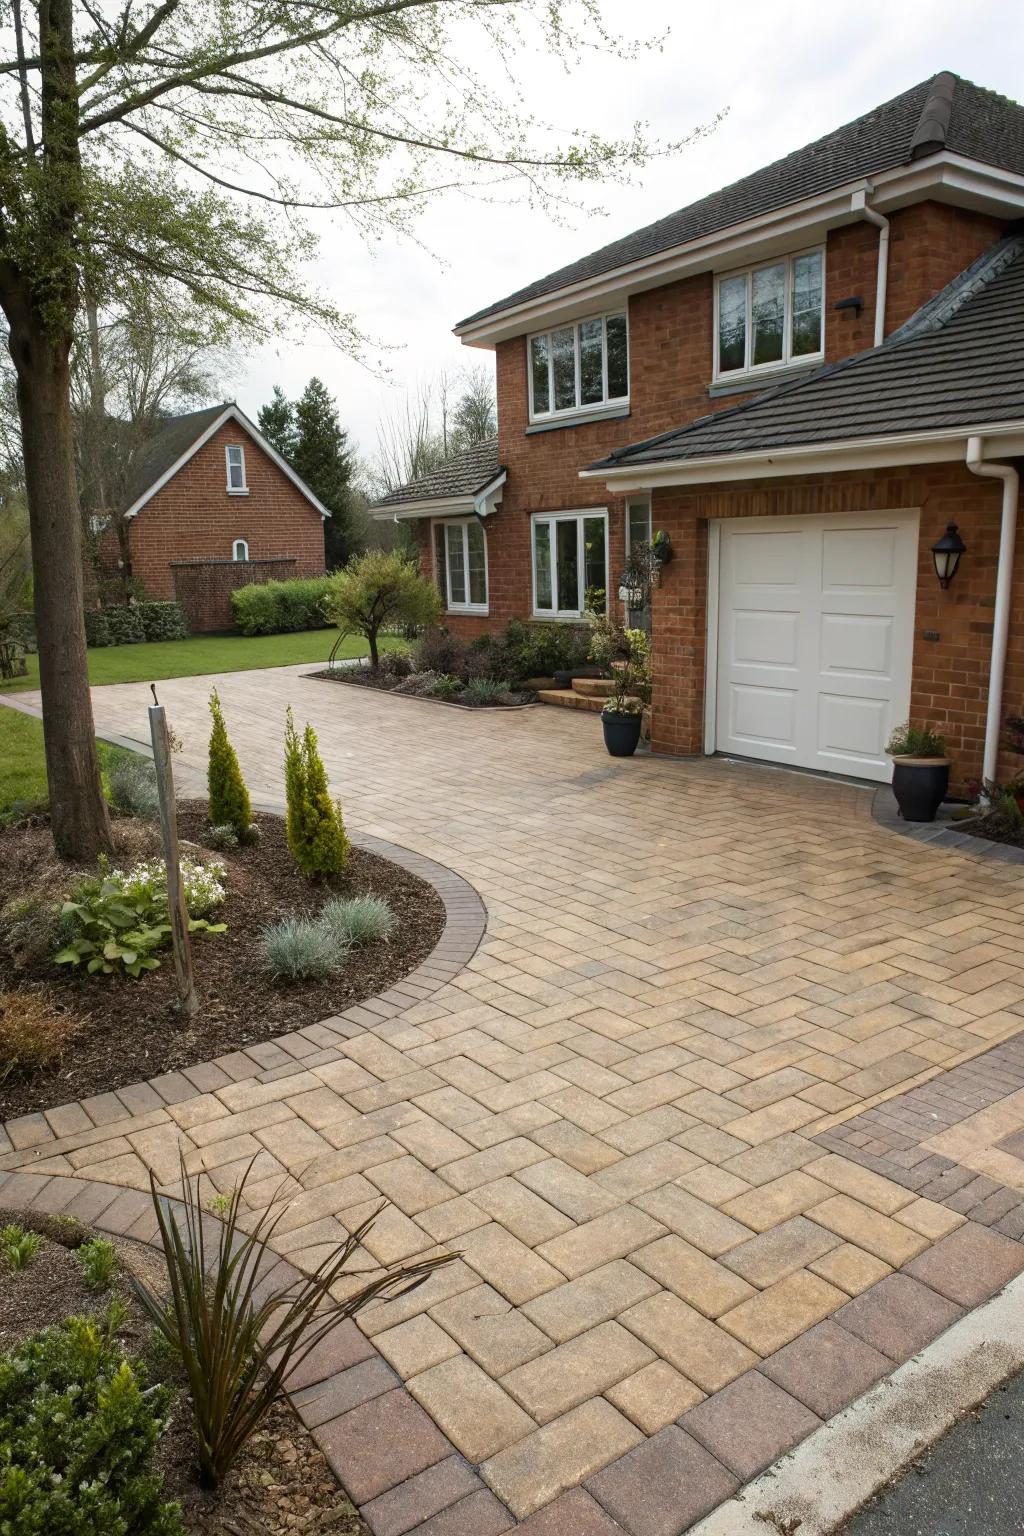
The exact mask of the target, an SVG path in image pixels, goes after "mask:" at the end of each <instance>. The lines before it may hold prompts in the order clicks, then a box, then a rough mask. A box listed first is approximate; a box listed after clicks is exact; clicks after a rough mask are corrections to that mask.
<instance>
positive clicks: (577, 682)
mask: <svg viewBox="0 0 1024 1536" xmlns="http://www.w3.org/2000/svg"><path fill="white" fill-rule="evenodd" d="M572 686H573V690H574V692H576V693H581V694H582V695H583V697H584V698H585V699H609V698H611V696H612V694H613V693H614V692H615V684H614V683H613V682H612V680H611V678H610V677H574V678H573V680H572Z"/></svg>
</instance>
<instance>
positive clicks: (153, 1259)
mask: <svg viewBox="0 0 1024 1536" xmlns="http://www.w3.org/2000/svg"><path fill="white" fill-rule="evenodd" d="M9 1222H16V1223H17V1224H18V1225H19V1226H21V1227H22V1228H23V1229H25V1230H26V1231H35V1232H37V1233H39V1235H40V1243H39V1248H38V1250H37V1252H36V1253H35V1256H34V1257H33V1258H32V1259H31V1260H30V1261H29V1263H28V1264H27V1265H26V1267H25V1268H23V1269H17V1270H15V1269H12V1268H11V1267H10V1266H9V1264H8V1263H7V1262H6V1261H5V1260H3V1259H0V1284H2V1287H3V1292H2V1294H3V1301H2V1302H0V1353H3V1352H6V1351H8V1350H10V1349H11V1348H12V1347H13V1346H14V1345H16V1344H18V1343H20V1342H21V1341H22V1340H25V1339H28V1338H29V1337H30V1336H31V1335H33V1334H35V1333H37V1332H38V1331H39V1330H41V1329H43V1328H46V1327H49V1326H51V1325H53V1324H59V1323H61V1322H62V1321H63V1320H64V1319H65V1318H66V1317H68V1316H69V1315H78V1316H87V1317H93V1318H96V1319H97V1320H102V1318H103V1317H104V1314H105V1313H106V1311H107V1308H108V1307H109V1306H110V1303H111V1301H112V1300H114V1301H115V1302H116V1303H117V1304H119V1305H120V1306H121V1307H122V1308H123V1322H122V1323H121V1325H120V1326H119V1327H118V1328H117V1329H116V1332H115V1338H116V1340H117V1343H118V1345H119V1346H120V1347H121V1348H122V1349H123V1351H124V1352H125V1354H127V1355H128V1356H130V1357H132V1358H137V1359H140V1360H141V1361H142V1362H143V1366H144V1368H145V1371H146V1377H147V1383H148V1384H150V1385H151V1384H153V1383H165V1384H166V1385H168V1386H169V1387H171V1389H172V1392H173V1396H172V1399H171V1405H170V1411H169V1414H168V1418H167V1427H166V1429H165V1430H164V1432H163V1434H162V1435H161V1437H160V1439H159V1440H158V1442H157V1445H156V1448H155V1451H154V1453H153V1459H152V1469H153V1471H155V1472H156V1473H158V1474H159V1475H160V1476H161V1478H162V1480H163V1492H162V1497H163V1498H166V1499H175V1500H177V1501H178V1502H179V1504H180V1507H181V1520H182V1525H183V1527H184V1529H185V1531H186V1532H187V1533H189V1536H229V1533H230V1536H284V1533H285V1532H288V1533H289V1536H314V1533H316V1536H327V1533H330V1536H368V1533H367V1529H366V1526H365V1525H364V1523H363V1522H362V1521H361V1520H360V1519H359V1516H358V1514H357V1513H356V1511H355V1510H354V1508H353V1507H352V1505H351V1504H350V1503H349V1501H348V1499H347V1498H346V1497H345V1495H344V1493H343V1492H342V1490H341V1489H340V1488H339V1486H338V1484H337V1482H336V1480H335V1478H334V1475H333V1473H332V1472H331V1469H330V1467H329V1466H328V1464H327V1462H326V1460H325V1458H324V1456H323V1453H322V1452H321V1451H320V1449H319V1447H318V1446H317V1445H316V1444H315V1442H314V1441H313V1439H312V1437H311V1436H310V1435H309V1433H308V1432H307V1430H306V1429H305V1427H304V1426H303V1424H302V1423H301V1421H300V1420H299V1418H298V1417H297V1415H296V1414H295V1413H294V1412H293V1410H292V1408H291V1407H290V1406H289V1404H288V1403H287V1402H283V1401H282V1402H279V1403H277V1404H276V1405H275V1407H274V1408H272V1409H271V1412H270V1414H269V1416H268V1417H267V1419H266V1420H265V1421H264V1423H263V1425H262V1426H261V1428H260V1429H259V1430H258V1431H257V1432H256V1434H255V1435H254V1436H253V1438H252V1439H251V1440H250V1442H249V1443H248V1445H247V1446H246V1447H245V1448H244V1449H243V1451H242V1452H241V1454H240V1456H239V1459H238V1461H237V1463H236V1465H235V1467H234V1469H233V1470H232V1471H231V1473H230V1474H229V1475H228V1477H227V1478H226V1480H225V1482H224V1484H223V1486H222V1487H221V1488H220V1489H219V1490H218V1491H217V1492H216V1493H208V1492H205V1491H204V1490H202V1489H201V1488H200V1487H199V1485H198V1483H197V1481H196V1479H195V1476H194V1466H195V1460H196V1452H195V1442H194V1439H193V1430H192V1425H191V1419H190V1414H189V1405H188V1399H187V1393H186V1390H185V1386H184V1377H183V1375H181V1374H180V1367H179V1366H177V1365H176V1364H175V1363H174V1361H173V1359H172V1357H171V1356H170V1355H169V1353H168V1352H167V1350H166V1349H159V1348H157V1347H155V1346H154V1343H153V1339H152V1327H151V1324H150V1323H149V1320H148V1319H147V1318H146V1316H145V1313H144V1312H143V1309H142V1307H141V1305H140V1303H139V1302H138V1300H137V1299H136V1297H135V1295H134V1292H133V1290H132V1287H131V1282H130V1278H129V1276H130V1275H132V1274H135V1275H137V1276H138V1277H139V1278H141V1279H143V1280H145V1281H146V1282H147V1284H148V1285H149V1286H150V1287H151V1288H153V1289H157V1290H159V1289H161V1288H162V1285H163V1284H164V1282H165V1279H166V1271H165V1269H164V1264H163V1259H162V1257H161V1256H160V1255H159V1253H157V1252H155V1251H154V1250H152V1249H150V1248H148V1247H146V1246H145V1245H143V1244H140V1243H133V1242H130V1241H128V1240H126V1239H123V1238H117V1239H114V1240H113V1241H114V1246H115V1249H116V1264H115V1269H114V1272H113V1274H112V1276H111V1278H110V1281H109V1283H108V1284H107V1285H105V1286H104V1287H103V1288H102V1289H99V1290H90V1289H89V1288H88V1287H87V1286H86V1284H85V1280H84V1272H83V1268H82V1265H81V1263H80V1262H79V1258H78V1254H77V1252H76V1249H77V1248H78V1246H79V1245H80V1244H81V1243H82V1241H83V1240H84V1239H86V1238H88V1237H90V1236H92V1235H93V1234H91V1233H90V1232H89V1231H88V1229H86V1228H84V1227H82V1226H81V1225H80V1224H79V1223H77V1222H74V1221H71V1220H69V1219H68V1218H61V1217H34V1216H33V1215H31V1214H28V1215H25V1214H21V1213H19V1212H14V1211H6V1210H0V1227H4V1226H6V1225H7V1223H9Z"/></svg>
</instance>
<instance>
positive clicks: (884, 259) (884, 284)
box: [861, 198, 889, 347]
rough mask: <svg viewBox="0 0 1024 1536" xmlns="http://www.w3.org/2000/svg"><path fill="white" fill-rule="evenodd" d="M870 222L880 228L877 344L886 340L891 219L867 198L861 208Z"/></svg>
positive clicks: (876, 309)
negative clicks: (870, 204)
mask: <svg viewBox="0 0 1024 1536" xmlns="http://www.w3.org/2000/svg"><path fill="white" fill-rule="evenodd" d="M861 212H862V213H863V215H864V217H865V218H866V219H867V221H868V223H869V224H873V225H874V226H875V228H876V229H877V230H878V277H877V280H876V282H875V346H876V347H880V346H881V345H882V342H883V341H884V340H885V295H886V290H887V288H888V286H889V220H888V219H887V218H886V217H885V214H884V213H879V212H878V210H877V209H876V208H869V207H868V203H867V199H866V198H865V200H864V206H863V208H862V209H861Z"/></svg>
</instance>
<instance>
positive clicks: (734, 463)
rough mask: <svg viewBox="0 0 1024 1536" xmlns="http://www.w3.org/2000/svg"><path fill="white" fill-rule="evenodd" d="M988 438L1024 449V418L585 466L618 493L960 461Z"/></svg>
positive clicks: (994, 449) (1005, 454)
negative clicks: (973, 441)
mask: <svg viewBox="0 0 1024 1536" xmlns="http://www.w3.org/2000/svg"><path fill="white" fill-rule="evenodd" d="M969 437H981V438H984V439H985V457H986V458H991V459H1000V458H1017V457H1019V456H1020V455H1022V454H1024V423H1022V422H1019V421H1013V422H996V423H993V424H991V425H988V426H979V427H956V428H953V429H950V428H945V429H943V430H942V431H941V432H921V433H915V434H913V435H904V436H901V437H874V438H862V439H860V440H857V441H853V442H847V443H842V442H831V443H820V444H814V445H811V446H808V445H801V446H799V447H794V448H773V449H771V450H770V451H765V450H760V451H758V452H756V453H736V454H729V455H717V456H716V457H714V458H703V459H677V460H674V461H673V460H670V459H665V460H662V461H661V462H660V463H650V464H630V465H623V466H622V467H621V468H615V469H582V470H580V471H579V477H580V479H581V480H601V481H603V482H604V483H605V484H606V485H607V486H608V489H609V490H611V491H614V492H615V494H616V495H622V494H624V493H627V492H635V491H653V490H657V489H658V487H659V486H670V485H715V484H721V483H723V482H727V481H730V480H770V479H778V478H781V477H782V476H785V475H811V474H836V473H838V472H840V471H841V470H847V469H888V468H893V467H898V466H899V465H902V464H940V463H955V462H956V461H957V460H959V459H963V458H964V456H965V455H966V452H967V439H968V438H969Z"/></svg>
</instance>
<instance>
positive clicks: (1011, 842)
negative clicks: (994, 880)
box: [953, 807, 1024, 848]
mask: <svg viewBox="0 0 1024 1536" xmlns="http://www.w3.org/2000/svg"><path fill="white" fill-rule="evenodd" d="M953 827H954V830H955V831H957V832H966V833H967V834H968V836H970V837H983V838H985V839H987V841H988V842H990V843H1003V844H1004V845H1005V846H1006V847H1008V848H1024V822H1021V821H1019V820H1017V819H1016V818H1014V817H1013V816H1009V815H1007V813H1006V812H1005V811H1002V810H1000V809H999V808H998V807H997V808H996V809H995V810H992V811H989V812H987V814H985V815H982V816H964V817H959V818H957V820H956V821H955V822H954V823H953Z"/></svg>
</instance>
